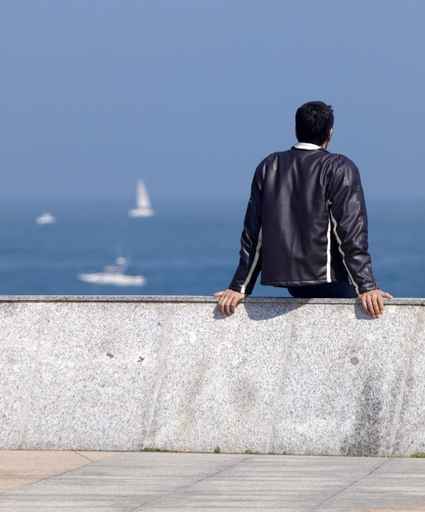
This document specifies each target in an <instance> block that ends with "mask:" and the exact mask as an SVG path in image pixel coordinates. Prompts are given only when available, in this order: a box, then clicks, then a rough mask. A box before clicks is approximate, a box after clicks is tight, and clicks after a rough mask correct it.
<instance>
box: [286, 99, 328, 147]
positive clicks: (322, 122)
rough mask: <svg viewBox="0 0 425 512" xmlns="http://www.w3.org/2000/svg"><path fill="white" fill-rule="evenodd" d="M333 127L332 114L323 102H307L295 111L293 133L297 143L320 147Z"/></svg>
mask: <svg viewBox="0 0 425 512" xmlns="http://www.w3.org/2000/svg"><path fill="white" fill-rule="evenodd" d="M333 125H334V113H333V110H332V107H331V106H330V105H326V103H323V101H309V102H308V103H304V105H301V107H299V108H298V109H297V112H296V114H295V133H296V136H297V139H298V141H299V142H311V143H313V144H317V145H318V146H321V145H322V144H323V143H324V142H325V141H326V140H327V139H328V138H329V135H330V131H331V128H332V127H333Z"/></svg>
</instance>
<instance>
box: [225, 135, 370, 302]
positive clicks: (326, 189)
mask: <svg viewBox="0 0 425 512" xmlns="http://www.w3.org/2000/svg"><path fill="white" fill-rule="evenodd" d="M300 148H304V149H300ZM306 148H307V149H306ZM260 271H261V284H264V285H271V286H283V287H287V286H297V285H306V284H318V283H325V282H331V281H336V280H346V281H349V282H351V283H352V284H353V286H354V288H355V290H356V292H357V293H358V294H359V293H363V292H365V291H368V290H372V289H374V288H377V287H378V286H377V283H376V281H375V278H374V276H373V273H372V263H371V257H370V254H369V252H368V224H367V212H366V205H365V199H364V194H363V188H362V184H361V181H360V174H359V170H358V168H357V167H356V165H355V164H354V163H353V162H352V161H351V160H350V159H349V158H347V157H346V156H344V155H341V154H336V153H330V152H329V151H327V150H326V149H324V148H321V147H319V146H314V145H311V144H305V143H299V144H296V145H295V146H293V147H292V148H291V149H289V150H288V151H282V152H276V153H272V154H270V155H268V156H267V157H266V158H265V159H264V160H262V162H260V164H259V165H258V167H257V169H256V171H255V174H254V177H253V180H252V185H251V196H250V198H249V202H248V206H247V209H246V213H245V219H244V226H243V231H242V235H241V248H240V260H239V265H238V267H237V269H236V272H235V274H234V276H233V278H232V280H231V283H230V285H229V288H230V289H232V290H235V291H238V292H242V293H245V294H247V295H249V294H250V293H251V292H252V290H253V288H254V285H255V282H256V279H257V277H258V275H259V273H260Z"/></svg>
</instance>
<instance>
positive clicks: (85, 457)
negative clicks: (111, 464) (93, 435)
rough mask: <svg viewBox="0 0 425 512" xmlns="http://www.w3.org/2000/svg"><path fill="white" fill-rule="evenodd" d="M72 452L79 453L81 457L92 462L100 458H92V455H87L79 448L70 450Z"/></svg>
mask: <svg viewBox="0 0 425 512" xmlns="http://www.w3.org/2000/svg"><path fill="white" fill-rule="evenodd" d="M70 451H71V452H73V453H75V454H76V455H79V456H80V457H82V458H83V459H85V460H89V461H90V462H96V461H97V460H99V459H90V457H87V455H83V454H82V453H81V452H80V451H78V450H70Z"/></svg>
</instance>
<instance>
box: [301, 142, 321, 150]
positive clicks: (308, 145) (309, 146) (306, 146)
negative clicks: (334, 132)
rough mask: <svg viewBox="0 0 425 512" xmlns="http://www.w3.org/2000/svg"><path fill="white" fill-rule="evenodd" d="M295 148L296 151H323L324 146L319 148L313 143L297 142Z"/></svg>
mask: <svg viewBox="0 0 425 512" xmlns="http://www.w3.org/2000/svg"><path fill="white" fill-rule="evenodd" d="M294 148H296V149H309V150H312V149H321V148H322V146H318V145H317V144H313V143H311V142H297V143H296V144H294Z"/></svg>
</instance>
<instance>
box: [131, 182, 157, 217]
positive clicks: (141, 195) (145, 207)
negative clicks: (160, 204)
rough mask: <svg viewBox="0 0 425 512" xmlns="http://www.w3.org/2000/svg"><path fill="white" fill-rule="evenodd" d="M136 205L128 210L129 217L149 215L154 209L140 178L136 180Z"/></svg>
mask: <svg viewBox="0 0 425 512" xmlns="http://www.w3.org/2000/svg"><path fill="white" fill-rule="evenodd" d="M136 204H137V206H136V208H133V209H132V210H130V211H129V212H128V215H129V216H130V217H151V216H152V215H153V214H154V211H153V209H152V206H151V201H150V199H149V195H148V192H147V190H146V187H145V184H144V183H143V181H142V180H139V181H138V182H137V203H136Z"/></svg>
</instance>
